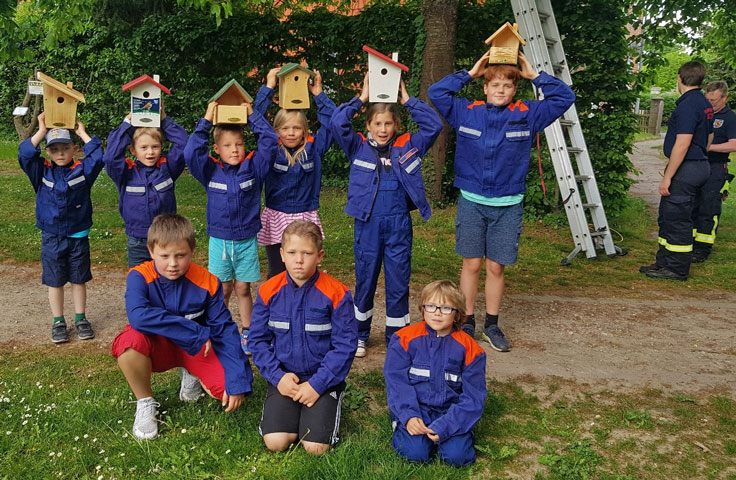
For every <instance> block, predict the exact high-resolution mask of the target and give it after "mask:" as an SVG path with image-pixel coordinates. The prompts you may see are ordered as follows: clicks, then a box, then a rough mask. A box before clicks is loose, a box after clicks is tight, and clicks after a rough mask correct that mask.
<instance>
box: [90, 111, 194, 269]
mask: <svg viewBox="0 0 736 480" xmlns="http://www.w3.org/2000/svg"><path fill="white" fill-rule="evenodd" d="M130 117H131V114H128V116H127V117H125V120H124V121H123V123H121V124H120V126H119V127H118V128H116V129H115V130H113V131H112V132H110V135H108V137H107V152H105V157H104V160H105V170H107V175H108V176H109V177H110V178H111V179H112V181H113V182H115V186H117V187H118V194H119V195H120V201H119V207H118V208H119V210H120V216H121V217H123V222H124V223H125V233H126V235H128V267H131V268H132V267H134V266H136V265H138V264H140V263H143V262H146V261H148V260H150V259H151V257H150V256H149V253H148V246H147V242H146V233H147V232H148V227H150V226H151V222H153V219H154V218H155V217H156V215H158V214H160V213H176V194H175V191H174V182H176V179H177V178H179V175H181V172H183V171H184V167H185V163H184V147H185V146H186V144H187V140H188V139H189V135H187V132H186V131H185V130H184V129H183V128H182V127H181V126H179V124H177V123H176V122H175V121H174V120H173V119H172V118H171V117H168V116H166V114H165V113H164V110H163V102H162V105H161V130H163V132H164V133H165V134H166V139H167V140H169V141H170V142H171V144H172V145H171V150H169V153H168V154H167V155H162V151H161V149H162V146H163V142H164V138H163V135H162V134H161V130H159V129H158V128H151V127H139V128H135V127H133V126H132V125H131V124H130ZM126 150H129V151H130V153H131V155H132V156H133V159H132V160H130V159H127V158H126V157H125V153H126Z"/></svg>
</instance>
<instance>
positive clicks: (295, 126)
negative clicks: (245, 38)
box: [255, 67, 335, 278]
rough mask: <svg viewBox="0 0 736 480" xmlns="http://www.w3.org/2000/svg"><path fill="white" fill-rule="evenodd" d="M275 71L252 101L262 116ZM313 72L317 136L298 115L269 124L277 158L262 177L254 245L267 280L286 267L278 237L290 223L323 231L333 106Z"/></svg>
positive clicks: (281, 114) (284, 114)
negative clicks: (262, 254) (262, 252)
mask: <svg viewBox="0 0 736 480" xmlns="http://www.w3.org/2000/svg"><path fill="white" fill-rule="evenodd" d="M279 70H281V69H280V67H276V68H273V69H271V70H270V71H269V72H268V76H267V77H266V85H264V86H262V87H261V89H260V90H259V91H258V95H257V96H256V103H255V109H256V110H258V111H259V112H260V113H261V114H262V115H264V116H265V115H266V111H267V110H268V107H269V106H270V105H271V102H272V101H273V95H274V89H275V88H276V81H277V74H278V72H279ZM315 73H316V75H315V77H314V81H313V83H312V84H311V85H310V86H309V89H310V92H311V93H312V95H313V96H314V102H315V103H316V104H317V117H318V118H319V123H320V129H319V131H318V132H317V135H315V136H312V135H310V134H309V126H308V124H307V117H306V116H305V115H304V112H303V111H302V110H284V109H280V110H279V111H278V113H277V114H276V117H275V118H274V121H273V129H274V130H275V131H276V134H277V135H278V136H279V153H278V155H277V156H276V159H275V160H274V162H273V165H271V168H270V169H269V171H268V175H267V176H266V207H265V208H264V209H263V212H262V213H261V224H262V228H261V231H259V232H258V245H262V246H264V247H266V256H267V258H268V278H271V277H273V276H274V275H276V274H279V273H281V272H283V271H284V269H285V268H286V267H285V266H284V262H282V261H281V254H280V253H279V252H280V250H281V236H282V235H283V233H284V229H285V228H286V227H287V226H288V225H289V224H290V223H291V222H293V221H295V220H308V221H311V222H314V223H316V224H317V226H319V228H320V230H322V223H321V222H320V219H319V215H318V214H317V209H318V208H319V191H320V187H321V183H322V157H323V156H324V155H325V153H326V152H327V150H329V149H330V147H331V146H332V133H331V132H330V129H329V124H330V118H331V117H332V113H333V112H334V111H335V104H334V103H333V102H332V100H330V99H329V98H328V97H327V95H326V94H325V93H324V92H323V91H322V75H321V74H320V73H319V72H315ZM322 238H324V232H322Z"/></svg>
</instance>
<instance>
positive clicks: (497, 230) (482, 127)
mask: <svg viewBox="0 0 736 480" xmlns="http://www.w3.org/2000/svg"><path fill="white" fill-rule="evenodd" d="M488 58H489V52H486V53H485V54H483V56H481V58H480V59H479V60H478V61H477V62H476V64H475V65H474V66H473V68H472V69H471V70H470V71H467V70H465V69H462V70H459V71H457V72H455V73H451V74H450V75H448V76H446V77H445V78H443V79H442V80H440V81H439V82H437V83H435V84H434V85H432V86H431V87H429V90H428V91H427V95H428V96H429V99H430V100H431V101H432V103H433V104H434V106H435V107H436V108H437V110H438V111H439V112H440V114H442V116H443V117H445V120H447V123H449V124H450V125H451V126H452V127H454V128H455V130H456V131H457V146H456V148H455V186H456V187H458V188H459V189H460V198H459V199H458V203H457V220H456V222H455V225H456V226H457V228H456V230H455V252H456V253H457V254H458V255H460V256H462V257H463V267H462V271H461V273H460V290H462V292H463V294H464V295H465V299H466V302H467V303H466V309H465V311H466V312H467V317H466V319H465V323H464V325H463V330H465V332H466V333H468V334H469V335H470V336H473V335H474V334H475V315H474V313H473V312H474V311H475V298H476V295H477V292H478V282H479V278H480V270H481V268H482V267H483V263H484V261H483V259H484V258H485V270H486V282H485V298H486V320H485V325H484V330H483V338H484V339H485V340H486V341H488V343H490V345H491V347H493V348H494V349H495V350H498V351H501V352H507V351H508V350H509V348H510V346H509V342H508V340H506V336H505V335H504V333H503V332H502V331H501V328H500V327H499V326H498V313H499V310H500V308H501V297H502V296H503V290H504V283H505V281H504V269H505V268H506V265H512V264H514V263H516V260H517V258H518V253H519V237H520V236H521V225H522V214H523V212H524V206H523V200H524V191H525V190H526V172H527V170H528V169H529V156H530V154H531V150H532V142H533V140H534V137H535V136H536V134H537V132H540V131H541V130H543V129H544V128H546V127H547V126H549V125H550V124H551V123H552V122H554V121H555V119H557V118H558V117H559V116H560V115H562V114H563V113H565V110H567V109H568V108H570V105H572V104H573V102H574V101H575V94H574V93H573V91H572V90H571V89H570V87H568V86H567V85H565V83H564V82H563V81H561V80H559V79H557V78H555V77H553V76H552V75H549V74H547V73H545V72H539V73H537V72H536V71H535V70H534V69H533V68H532V66H531V64H530V63H529V61H528V60H527V59H526V57H525V56H524V55H523V54H522V53H519V63H520V65H521V68H519V67H517V66H516V65H488V67H486V64H487V63H488ZM480 77H484V85H483V89H484V91H485V93H486V100H485V101H475V102H471V101H470V100H468V99H466V98H460V97H456V96H455V95H456V94H457V93H458V92H459V91H460V90H461V89H462V88H463V87H464V86H465V85H467V84H468V83H469V82H471V81H472V80H473V79H474V78H480ZM520 78H525V79H527V80H531V81H532V83H533V84H534V86H535V87H536V88H539V89H541V90H542V93H543V94H544V100H541V101H521V100H517V101H515V102H512V100H513V98H514V95H515V94H516V86H517V82H518V81H519V79H520Z"/></svg>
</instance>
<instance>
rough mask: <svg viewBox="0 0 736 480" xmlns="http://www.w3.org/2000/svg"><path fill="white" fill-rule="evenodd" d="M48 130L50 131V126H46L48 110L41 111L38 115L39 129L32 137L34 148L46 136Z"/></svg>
mask: <svg viewBox="0 0 736 480" xmlns="http://www.w3.org/2000/svg"><path fill="white" fill-rule="evenodd" d="M46 132H48V127H46V112H41V114H40V115H39V116H38V131H36V133H34V134H33V136H32V137H31V144H32V145H33V147H34V148H36V147H38V145H39V144H40V143H41V141H42V140H43V139H44V137H45V136H46Z"/></svg>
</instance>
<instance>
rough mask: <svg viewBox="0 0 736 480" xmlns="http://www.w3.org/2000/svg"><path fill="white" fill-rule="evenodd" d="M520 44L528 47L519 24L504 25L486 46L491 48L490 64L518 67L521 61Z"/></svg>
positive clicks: (490, 38)
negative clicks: (520, 32) (520, 33)
mask: <svg viewBox="0 0 736 480" xmlns="http://www.w3.org/2000/svg"><path fill="white" fill-rule="evenodd" d="M519 44H521V45H526V41H524V39H523V38H522V37H521V35H519V24H518V23H514V24H513V25H511V24H510V23H509V22H506V23H504V24H503V25H501V28H499V29H498V30H496V32H495V33H494V34H493V35H491V36H490V37H488V38H487V39H486V45H490V46H491V51H490V56H489V57H488V63H502V64H508V65H516V64H517V63H518V61H519Z"/></svg>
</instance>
